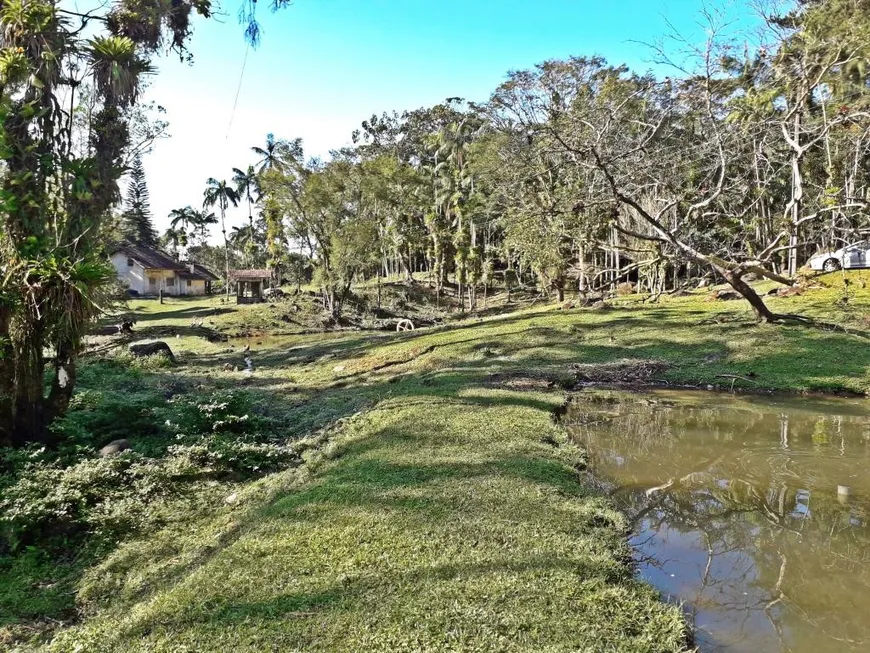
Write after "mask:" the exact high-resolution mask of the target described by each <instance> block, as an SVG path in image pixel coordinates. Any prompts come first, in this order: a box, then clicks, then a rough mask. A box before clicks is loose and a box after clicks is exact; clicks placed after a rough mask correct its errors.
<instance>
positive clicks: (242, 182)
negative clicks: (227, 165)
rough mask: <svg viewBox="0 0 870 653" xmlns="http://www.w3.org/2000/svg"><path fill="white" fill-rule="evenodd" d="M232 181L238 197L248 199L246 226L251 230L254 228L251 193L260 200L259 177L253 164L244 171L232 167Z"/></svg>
mask: <svg viewBox="0 0 870 653" xmlns="http://www.w3.org/2000/svg"><path fill="white" fill-rule="evenodd" d="M233 183H234V184H235V185H236V193H238V195H239V197H240V198H241V197H244V198H245V199H246V200H247V201H248V226H249V227H250V228H251V230H252V231H253V229H254V213H253V205H254V198H253V197H251V195H252V194H253V195H256V196H257V201H258V202H259V201H260V195H261V193H260V178H259V176H258V175H257V173H256V172H255V171H254V166H248V169H247V170H246V171H242V170H241V169H239V168H233Z"/></svg>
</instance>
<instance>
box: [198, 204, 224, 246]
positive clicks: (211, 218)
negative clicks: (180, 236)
mask: <svg viewBox="0 0 870 653" xmlns="http://www.w3.org/2000/svg"><path fill="white" fill-rule="evenodd" d="M193 219H194V221H193V224H194V225H195V226H194V233H196V235H197V236H199V239H200V241H202V243H203V244H204V243H205V241H206V239H207V238H208V228H209V227H210V226H211V225H213V224H217V223H218V219H217V216H215V214H214V213H211V212H209V213H206V212H205V211H198V210H196V209H194V211H193Z"/></svg>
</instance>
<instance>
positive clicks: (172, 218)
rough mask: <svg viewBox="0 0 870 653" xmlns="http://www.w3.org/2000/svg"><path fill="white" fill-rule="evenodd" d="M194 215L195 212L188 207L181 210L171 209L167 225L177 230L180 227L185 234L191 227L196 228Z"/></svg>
mask: <svg viewBox="0 0 870 653" xmlns="http://www.w3.org/2000/svg"><path fill="white" fill-rule="evenodd" d="M195 214H196V211H195V210H194V208H193V207H192V206H190V205H187V206H185V207H184V208H181V209H172V210H171V211H170V212H169V224H170V225H171V226H172V228H173V229H178V228H179V225H180V226H181V229H183V230H184V231H185V232H186V231H188V230H189V229H190V228H191V227H195V226H196V222H195Z"/></svg>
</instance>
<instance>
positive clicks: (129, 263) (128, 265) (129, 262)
mask: <svg viewBox="0 0 870 653" xmlns="http://www.w3.org/2000/svg"><path fill="white" fill-rule="evenodd" d="M127 267H128V268H132V267H133V259H131V258H128V259H127Z"/></svg>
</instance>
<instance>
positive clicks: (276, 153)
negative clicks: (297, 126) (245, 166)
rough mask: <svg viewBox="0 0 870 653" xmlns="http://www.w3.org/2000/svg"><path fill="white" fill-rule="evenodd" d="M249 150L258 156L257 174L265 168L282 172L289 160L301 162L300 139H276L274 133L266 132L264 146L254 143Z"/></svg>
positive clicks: (289, 162)
mask: <svg viewBox="0 0 870 653" xmlns="http://www.w3.org/2000/svg"><path fill="white" fill-rule="evenodd" d="M251 151H252V152H253V153H254V154H256V155H257V156H258V157H260V160H259V161H258V162H257V166H256V168H257V174H262V173H264V172H266V170H277V171H278V172H282V171H283V170H284V169H285V168H286V167H287V166H288V165H289V164H291V162H296V163H297V164H299V163H301V159H302V139H301V138H294V139H293V140H292V141H285V140H281V139H278V140H276V139H275V134H266V147H257V146H256V145H255V146H254V147H252V148H251Z"/></svg>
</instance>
